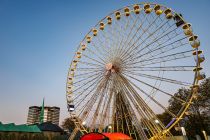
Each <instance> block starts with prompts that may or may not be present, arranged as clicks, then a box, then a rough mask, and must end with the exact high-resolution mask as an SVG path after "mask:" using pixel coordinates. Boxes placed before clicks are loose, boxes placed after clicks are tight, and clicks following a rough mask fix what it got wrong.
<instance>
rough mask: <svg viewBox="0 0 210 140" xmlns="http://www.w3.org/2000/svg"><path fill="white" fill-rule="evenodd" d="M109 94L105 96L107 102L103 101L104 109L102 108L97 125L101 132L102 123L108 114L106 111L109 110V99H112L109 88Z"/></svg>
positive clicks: (111, 92)
mask: <svg viewBox="0 0 210 140" xmlns="http://www.w3.org/2000/svg"><path fill="white" fill-rule="evenodd" d="M109 93H110V96H108V97H107V103H106V102H104V105H103V107H104V110H102V113H101V114H102V116H101V119H100V123H99V124H100V125H99V130H100V131H99V132H102V128H103V127H104V124H105V119H107V118H108V117H109V116H108V113H109V111H110V104H111V100H112V97H113V91H111V90H110V92H109Z"/></svg>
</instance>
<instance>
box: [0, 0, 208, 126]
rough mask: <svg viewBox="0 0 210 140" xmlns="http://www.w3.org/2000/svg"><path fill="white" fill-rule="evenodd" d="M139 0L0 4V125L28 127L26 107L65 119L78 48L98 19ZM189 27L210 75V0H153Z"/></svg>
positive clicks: (6, 1) (12, 0) (13, 0)
mask: <svg viewBox="0 0 210 140" xmlns="http://www.w3.org/2000/svg"><path fill="white" fill-rule="evenodd" d="M141 2H144V1H138V0H103V1H102V0H0V121H1V122H2V123H9V122H14V123H16V124H23V123H26V120H27V114H28V107H29V106H32V105H38V106H40V105H41V103H42V99H43V98H45V105H47V106H58V107H60V108H61V113H60V115H61V118H60V124H61V122H62V121H63V119H64V118H66V117H68V112H67V108H66V95H65V94H66V93H65V86H66V78H67V72H68V68H69V65H70V63H71V60H72V57H73V55H74V53H75V51H76V48H77V46H78V44H79V43H80V41H81V40H82V39H83V37H84V35H85V34H86V33H87V32H88V31H89V30H90V29H91V27H93V26H94V25H95V24H96V23H97V22H98V21H99V20H100V19H101V18H103V17H105V16H106V15H107V14H109V13H110V12H112V11H114V10H116V9H119V8H121V7H124V6H126V5H130V4H135V3H141ZM149 2H155V3H159V4H163V5H166V6H167V7H170V8H172V9H174V10H175V11H176V12H178V13H182V15H183V17H184V19H185V20H186V21H188V22H189V23H191V24H192V27H193V30H194V33H195V34H197V35H198V36H199V38H200V40H201V49H202V50H203V51H204V55H205V57H206V61H205V63H204V72H205V73H206V75H207V77H209V76H210V69H209V67H210V45H209V41H210V27H209V25H210V10H209V6H210V1H209V0H151V1H149Z"/></svg>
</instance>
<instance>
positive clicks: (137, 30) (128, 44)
mask: <svg viewBox="0 0 210 140" xmlns="http://www.w3.org/2000/svg"><path fill="white" fill-rule="evenodd" d="M146 18H147V16H144V19H143V22H141V25H140V26H138V27H137V28H136V31H135V33H134V34H133V36H132V37H131V38H130V40H129V41H128V43H125V44H124V47H125V46H131V45H130V44H131V42H132V41H133V39H134V38H135V36H136V34H137V33H138V32H139V31H141V30H142V31H143V33H142V34H141V36H142V35H143V34H144V33H145V32H144V30H143V28H142V26H143V24H144V23H145V22H144V21H145V20H146ZM139 19H141V18H139ZM149 26H151V25H149ZM134 27H136V25H135V24H134ZM148 28H149V27H147V29H145V30H148ZM139 38H140V37H138V38H137V39H136V40H134V42H135V41H137V40H138V39H139ZM126 42H127V41H126ZM134 44H135V43H134ZM130 49H131V47H127V49H125V50H124V51H123V52H122V53H121V55H120V57H123V56H124V55H125V54H127V52H128V51H129V50H130Z"/></svg>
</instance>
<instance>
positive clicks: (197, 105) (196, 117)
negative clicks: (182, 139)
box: [158, 77, 210, 136]
mask: <svg viewBox="0 0 210 140" xmlns="http://www.w3.org/2000/svg"><path fill="white" fill-rule="evenodd" d="M189 93H190V89H186V88H181V89H179V90H178V92H177V93H175V94H174V96H175V97H178V98H181V99H186V97H187V96H188V95H189ZM181 106H182V104H181V103H180V102H177V101H176V99H174V98H171V99H170V100H169V107H168V109H169V110H170V111H171V112H173V113H174V114H177V113H178V112H179V109H180V108H181ZM189 112H190V115H188V116H184V117H183V120H182V121H181V122H180V123H181V125H182V126H184V127H185V129H186V131H187V135H188V136H195V135H196V134H199V135H200V136H203V134H202V130H205V131H206V132H207V134H210V128H209V127H210V126H209V125H210V113H209V112H210V77H209V78H207V79H204V80H203V81H202V82H201V84H200V88H199V90H198V94H197V96H196V98H195V99H194V101H193V104H192V105H191V106H190V108H189ZM158 117H159V119H160V120H161V121H162V122H163V123H164V124H165V125H167V124H168V123H169V122H170V121H171V119H172V118H171V117H170V115H169V114H168V113H167V112H164V113H162V114H158ZM171 132H172V134H173V135H178V134H179V133H178V132H176V131H174V129H172V130H171Z"/></svg>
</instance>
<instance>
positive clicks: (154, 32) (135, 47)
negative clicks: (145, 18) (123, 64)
mask: <svg viewBox="0 0 210 140" xmlns="http://www.w3.org/2000/svg"><path fill="white" fill-rule="evenodd" d="M155 21H156V20H155ZM168 22H169V21H166V22H164V23H163V24H161V25H160V26H159V27H158V28H157V29H156V30H155V31H153V32H152V33H148V34H149V35H148V36H147V37H146V38H145V39H144V40H142V39H141V37H142V36H143V35H144V33H146V32H148V30H149V28H147V29H146V30H144V32H143V34H141V36H139V37H138V38H137V41H135V42H134V43H133V44H132V45H131V46H130V48H132V47H133V46H134V45H135V44H136V43H137V42H138V40H142V41H141V43H140V44H138V45H136V46H134V47H133V49H131V50H130V51H129V52H128V53H132V52H133V54H135V52H136V51H134V50H137V49H138V47H139V46H141V45H142V44H143V43H144V42H146V41H147V40H148V39H149V38H150V37H152V36H153V35H154V34H156V33H157V31H158V30H160V29H161V28H162V27H163V26H165V25H166V24H167V23H168ZM152 24H153V23H150V25H152ZM169 28H170V27H169ZM154 39H155V38H154ZM156 42H157V41H156ZM125 59H127V58H125Z"/></svg>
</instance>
